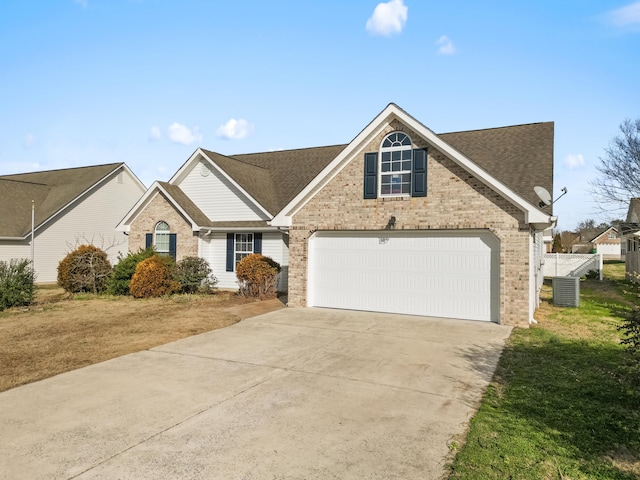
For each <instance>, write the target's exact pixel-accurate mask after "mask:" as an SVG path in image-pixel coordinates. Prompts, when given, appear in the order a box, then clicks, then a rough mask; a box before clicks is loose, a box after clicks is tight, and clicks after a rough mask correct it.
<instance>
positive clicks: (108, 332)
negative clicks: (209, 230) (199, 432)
mask: <svg viewBox="0 0 640 480" xmlns="http://www.w3.org/2000/svg"><path fill="white" fill-rule="evenodd" d="M249 301H250V300H247V299H243V298H241V297H238V296H237V295H235V294H234V293H231V292H218V293H216V294H214V295H208V296H195V295H194V296H190V295H184V296H182V295H180V296H174V297H171V298H157V299H142V300H136V299H133V298H131V297H96V296H91V295H81V296H70V295H67V294H65V293H64V291H63V290H62V289H59V288H57V287H55V288H53V287H48V288H47V287H45V288H41V289H39V291H38V297H37V299H36V302H35V303H34V304H33V305H31V306H30V307H28V308H14V309H10V310H6V311H4V312H0V392H1V391H5V390H8V389H10V388H14V387H17V386H19V385H23V384H26V383H30V382H35V381H37V380H42V379H44V378H48V377H51V376H53V375H57V374H59V373H63V372H67V371H69V370H74V369H76V368H80V367H84V366H86V365H91V364H94V363H98V362H102V361H105V360H108V359H111V358H114V357H119V356H121V355H126V354H128V353H133V352H138V351H140V350H145V349H147V348H152V347H155V346H158V345H162V344H164V343H167V342H171V341H174V340H178V339H181V338H184V337H188V336H191V335H195V334H198V333H203V332H206V331H209V330H215V329H217V328H222V327H226V326H228V325H231V324H233V323H236V322H237V321H238V318H237V317H236V316H234V315H232V314H230V313H227V312H225V311H224V309H225V308H226V307H231V306H234V305H238V304H241V303H247V302H249Z"/></svg>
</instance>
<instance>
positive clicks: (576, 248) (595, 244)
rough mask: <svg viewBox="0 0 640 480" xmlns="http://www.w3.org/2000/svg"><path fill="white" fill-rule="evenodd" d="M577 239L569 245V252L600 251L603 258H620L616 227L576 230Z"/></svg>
mask: <svg viewBox="0 0 640 480" xmlns="http://www.w3.org/2000/svg"><path fill="white" fill-rule="evenodd" d="M576 235H577V240H576V241H575V243H573V245H572V246H571V253H601V254H602V258H603V259H605V260H620V259H621V258H622V249H621V240H620V237H621V236H620V233H619V232H618V229H617V228H616V227H609V228H606V229H604V230H603V229H601V228H599V229H598V228H587V229H584V230H581V231H580V232H576Z"/></svg>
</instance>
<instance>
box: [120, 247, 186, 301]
mask: <svg viewBox="0 0 640 480" xmlns="http://www.w3.org/2000/svg"><path fill="white" fill-rule="evenodd" d="M174 269H175V263H173V259H172V258H171V257H166V256H162V257H161V256H160V255H154V256H152V257H149V258H146V259H144V260H142V261H141V262H140V263H138V265H137V266H136V271H135V273H134V274H133V277H131V284H130V285H129V291H130V292H131V295H133V296H134V297H136V298H148V297H163V296H165V295H171V294H172V293H176V292H179V291H180V288H181V285H180V284H179V283H178V282H177V281H176V280H175V272H174Z"/></svg>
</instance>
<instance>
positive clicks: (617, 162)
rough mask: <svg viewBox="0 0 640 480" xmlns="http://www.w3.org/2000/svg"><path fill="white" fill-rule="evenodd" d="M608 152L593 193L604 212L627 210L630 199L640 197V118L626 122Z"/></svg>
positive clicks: (601, 165) (603, 160) (612, 141)
mask: <svg viewBox="0 0 640 480" xmlns="http://www.w3.org/2000/svg"><path fill="white" fill-rule="evenodd" d="M604 152H605V155H604V156H603V157H600V165H598V166H597V167H596V168H597V170H598V172H600V176H599V177H598V178H597V179H596V180H595V181H593V182H591V189H592V192H593V193H594V195H595V197H596V200H597V202H598V205H599V206H600V209H601V210H602V211H606V212H610V213H612V211H618V212H620V211H626V208H627V206H628V205H629V199H630V198H632V197H640V118H638V119H636V120H631V119H626V120H625V121H624V122H622V123H621V124H620V134H619V135H617V136H615V137H614V138H613V140H611V142H610V143H609V147H608V148H606V149H605V150H604Z"/></svg>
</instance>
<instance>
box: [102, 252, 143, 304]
mask: <svg viewBox="0 0 640 480" xmlns="http://www.w3.org/2000/svg"><path fill="white" fill-rule="evenodd" d="M153 255H155V252H154V250H153V247H149V248H145V249H142V248H141V249H140V250H138V251H137V252H136V253H131V252H129V253H128V254H127V256H126V257H123V256H122V255H119V256H118V263H117V264H116V266H115V267H113V273H112V275H111V278H110V279H109V286H108V287H107V293H109V294H111V295H129V285H130V283H131V277H133V274H134V273H135V272H136V267H137V266H138V263H140V262H141V261H142V260H144V259H146V258H150V257H152V256H153Z"/></svg>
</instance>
